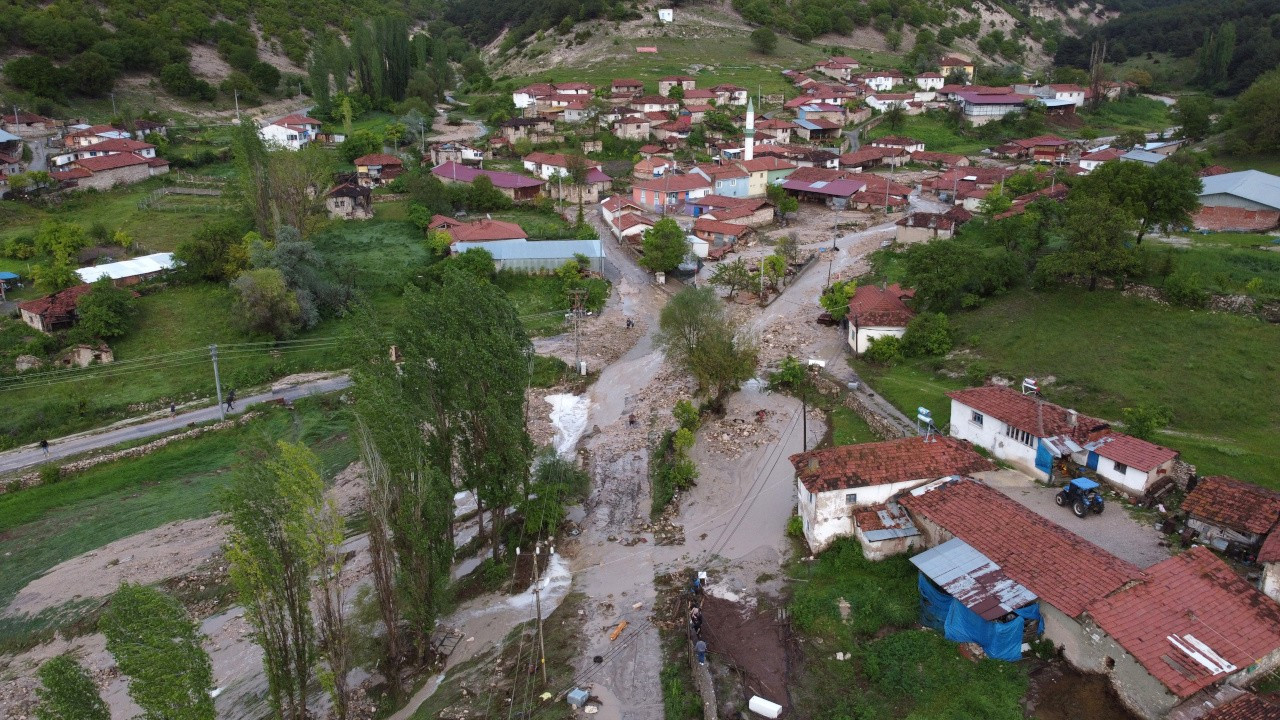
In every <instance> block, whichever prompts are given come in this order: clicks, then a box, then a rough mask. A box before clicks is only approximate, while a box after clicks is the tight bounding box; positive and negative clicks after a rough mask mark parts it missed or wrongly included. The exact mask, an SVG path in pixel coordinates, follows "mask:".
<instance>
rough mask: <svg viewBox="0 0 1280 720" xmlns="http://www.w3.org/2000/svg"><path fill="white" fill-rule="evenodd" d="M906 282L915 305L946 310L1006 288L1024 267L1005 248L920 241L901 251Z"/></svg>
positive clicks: (976, 300) (1015, 280)
mask: <svg viewBox="0 0 1280 720" xmlns="http://www.w3.org/2000/svg"><path fill="white" fill-rule="evenodd" d="M903 270H904V273H903V274H904V280H905V283H904V284H906V285H909V286H910V287H913V288H915V290H916V296H915V301H916V306H917V307H919V308H923V309H926V310H933V311H937V312H945V311H949V310H954V309H956V308H959V307H961V306H962V305H973V304H976V303H977V302H978V301H979V300H980V298H982V297H986V296H988V295H994V294H996V293H998V292H1002V291H1004V290H1007V289H1008V288H1010V287H1012V286H1014V285H1015V284H1017V282H1018V281H1019V280H1020V279H1021V278H1022V277H1025V274H1026V269H1025V267H1024V266H1023V264H1022V263H1021V262H1020V261H1019V259H1018V258H1017V257H1016V256H1014V255H1013V253H1011V252H1009V251H1008V250H1007V249H1006V248H987V247H979V246H977V245H975V244H974V243H972V242H970V241H967V240H963V239H954V240H952V241H950V242H945V243H936V242H931V243H920V244H917V245H912V246H910V247H908V248H907V249H906V251H905V252H904V253H903Z"/></svg>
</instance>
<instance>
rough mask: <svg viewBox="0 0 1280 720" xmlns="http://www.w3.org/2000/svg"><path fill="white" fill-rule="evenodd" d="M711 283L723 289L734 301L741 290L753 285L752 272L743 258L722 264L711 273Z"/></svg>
mask: <svg viewBox="0 0 1280 720" xmlns="http://www.w3.org/2000/svg"><path fill="white" fill-rule="evenodd" d="M710 282H711V284H712V285H714V286H716V287H718V288H723V289H724V291H725V292H727V293H728V295H729V299H730V300H732V299H733V297H734V295H736V294H737V293H738V291H739V290H742V289H743V288H746V287H747V286H749V285H750V284H751V271H750V270H749V269H747V263H746V261H744V260H742V259H741V258H739V259H737V260H734V261H733V262H721V263H719V264H718V265H716V267H715V269H714V270H712V271H711V279H710Z"/></svg>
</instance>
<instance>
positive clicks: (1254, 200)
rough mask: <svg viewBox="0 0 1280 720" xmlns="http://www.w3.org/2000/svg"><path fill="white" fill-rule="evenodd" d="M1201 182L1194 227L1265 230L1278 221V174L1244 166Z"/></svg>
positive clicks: (1279, 198) (1279, 215) (1279, 184)
mask: <svg viewBox="0 0 1280 720" xmlns="http://www.w3.org/2000/svg"><path fill="white" fill-rule="evenodd" d="M1201 183H1202V185H1203V187H1202V188H1201V190H1200V198H1199V199H1200V206H1201V207H1200V210H1199V211H1197V212H1196V214H1195V217H1194V219H1193V224H1194V225H1195V227H1196V228H1197V229H1201V230H1219V231H1221V230H1237V231H1247V232H1248V231H1251V232H1265V231H1268V230H1271V229H1273V228H1275V227H1277V225H1280V177H1277V176H1275V175H1271V174H1269V173H1264V172H1261V171H1259V170H1243V171H1241V172H1232V173H1223V174H1219V175H1212V176H1210V177H1206V178H1202V179H1201Z"/></svg>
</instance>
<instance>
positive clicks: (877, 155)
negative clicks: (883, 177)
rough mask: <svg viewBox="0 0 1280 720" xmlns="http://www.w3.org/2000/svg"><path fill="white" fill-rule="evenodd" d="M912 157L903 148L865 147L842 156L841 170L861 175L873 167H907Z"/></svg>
mask: <svg viewBox="0 0 1280 720" xmlns="http://www.w3.org/2000/svg"><path fill="white" fill-rule="evenodd" d="M910 159H911V156H910V155H908V154H907V152H906V151H905V150H903V149H902V148H884V147H863V148H859V149H858V150H854V151H853V152H849V153H845V154H843V155H841V156H840V169H841V170H847V171H849V172H855V173H860V172H862V171H864V170H868V169H870V168H873V167H880V166H882V165H886V166H889V167H898V166H901V165H905V164H906V163H907V161H908V160H910Z"/></svg>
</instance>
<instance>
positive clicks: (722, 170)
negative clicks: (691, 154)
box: [695, 163, 748, 180]
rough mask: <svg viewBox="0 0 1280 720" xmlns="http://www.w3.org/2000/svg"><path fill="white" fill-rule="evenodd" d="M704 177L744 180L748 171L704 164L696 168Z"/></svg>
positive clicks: (732, 166)
mask: <svg viewBox="0 0 1280 720" xmlns="http://www.w3.org/2000/svg"><path fill="white" fill-rule="evenodd" d="M695 169H697V170H698V171H700V172H701V173H702V174H703V175H706V176H707V177H709V178H711V179H712V180H717V179H719V178H744V177H747V174H748V173H747V171H746V170H743V169H742V168H740V167H738V166H737V165H716V164H715V163H702V164H701V165H697V166H696V167H695Z"/></svg>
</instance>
